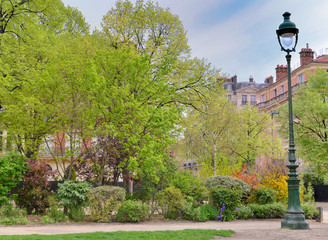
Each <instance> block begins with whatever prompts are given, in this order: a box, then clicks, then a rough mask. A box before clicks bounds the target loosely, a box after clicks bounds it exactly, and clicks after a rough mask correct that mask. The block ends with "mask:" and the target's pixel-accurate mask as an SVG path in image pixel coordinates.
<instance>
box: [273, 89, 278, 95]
mask: <svg viewBox="0 0 328 240" xmlns="http://www.w3.org/2000/svg"><path fill="white" fill-rule="evenodd" d="M273 97H277V89H275V90H273Z"/></svg>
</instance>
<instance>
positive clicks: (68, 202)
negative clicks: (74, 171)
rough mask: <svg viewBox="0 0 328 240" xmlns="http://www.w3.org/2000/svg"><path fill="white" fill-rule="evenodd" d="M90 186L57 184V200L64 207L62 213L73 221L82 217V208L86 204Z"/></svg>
mask: <svg viewBox="0 0 328 240" xmlns="http://www.w3.org/2000/svg"><path fill="white" fill-rule="evenodd" d="M91 188H92V185H91V184H90V183H88V182H73V181H65V182H64V183H62V184H58V192H57V194H58V198H59V200H60V201H61V202H62V204H63V206H64V213H65V214H68V216H69V217H70V218H71V219H73V220H78V219H80V218H81V217H83V215H84V211H83V208H82V207H83V206H85V205H86V204H87V203H88V198H87V193H88V191H89V189H91Z"/></svg>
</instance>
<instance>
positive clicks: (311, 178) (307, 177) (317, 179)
mask: <svg viewBox="0 0 328 240" xmlns="http://www.w3.org/2000/svg"><path fill="white" fill-rule="evenodd" d="M301 179H302V180H303V181H304V185H305V186H308V185H309V184H311V185H322V184H324V179H323V178H322V177H321V176H319V175H318V174H317V173H314V172H304V173H302V175H301Z"/></svg>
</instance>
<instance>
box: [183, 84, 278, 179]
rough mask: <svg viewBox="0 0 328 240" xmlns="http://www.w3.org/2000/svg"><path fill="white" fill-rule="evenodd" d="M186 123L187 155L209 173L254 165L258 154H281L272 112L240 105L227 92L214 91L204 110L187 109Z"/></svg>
mask: <svg viewBox="0 0 328 240" xmlns="http://www.w3.org/2000/svg"><path fill="white" fill-rule="evenodd" d="M218 88H219V89H220V85H219V86H218ZM223 94H224V92H223ZM210 96H211V95H210ZM214 96H215V95H214ZM183 124H184V125H183V126H184V127H185V132H184V137H185V139H184V140H183V141H184V143H185V144H186V149H187V150H186V151H187V153H188V154H189V155H188V156H187V157H188V158H189V159H193V161H194V162H198V163H201V164H202V174H204V175H206V176H213V175H214V176H215V175H216V174H219V175H229V174H231V172H233V171H236V170H239V169H240V168H241V166H242V165H243V164H246V165H247V166H249V167H253V166H254V163H255V159H257V158H260V157H262V156H266V157H268V158H270V159H271V158H278V157H280V154H281V143H280V142H279V140H278V139H277V138H276V137H274V136H273V134H272V132H273V128H274V125H273V122H272V121H270V116H269V114H267V113H265V112H260V111H259V110H258V109H256V108H254V107H253V106H249V105H246V106H244V107H243V108H240V109H238V108H237V107H236V106H234V105H233V104H232V103H231V102H229V100H228V99H227V98H226V96H221V97H220V96H217V95H216V97H213V95H212V97H211V98H210V97H209V98H208V101H207V102H206V103H205V104H204V105H203V108H202V111H195V110H192V111H190V112H187V113H186V118H185V119H184V121H183Z"/></svg>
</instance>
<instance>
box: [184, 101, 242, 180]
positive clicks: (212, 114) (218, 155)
mask: <svg viewBox="0 0 328 240" xmlns="http://www.w3.org/2000/svg"><path fill="white" fill-rule="evenodd" d="M236 111H237V109H236V107H235V106H234V105H232V103H231V102H229V100H228V98H226V96H224V95H223V96H219V97H216V98H213V99H212V101H209V102H207V103H206V104H205V106H204V107H203V111H197V110H192V111H190V112H189V113H188V114H187V118H186V120H185V121H184V126H185V128H186V131H185V133H184V136H185V138H186V144H187V146H188V148H187V151H188V152H189V153H191V157H192V158H194V159H195V160H196V161H197V162H199V163H201V164H202V169H203V171H204V169H206V168H209V169H211V173H210V176H215V175H216V174H217V173H221V174H222V173H223V174H224V171H226V170H227V168H229V166H232V165H234V164H236V162H234V160H233V159H231V158H230V157H229V152H230V151H229V145H230V142H231V140H232V139H233V133H234V130H233V129H234V128H235V124H236V120H237V119H236V117H237V112H236ZM228 159H229V160H228ZM230 170H231V169H230ZM228 171H229V170H228ZM212 173H213V174H212ZM225 173H226V172H225Z"/></svg>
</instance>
